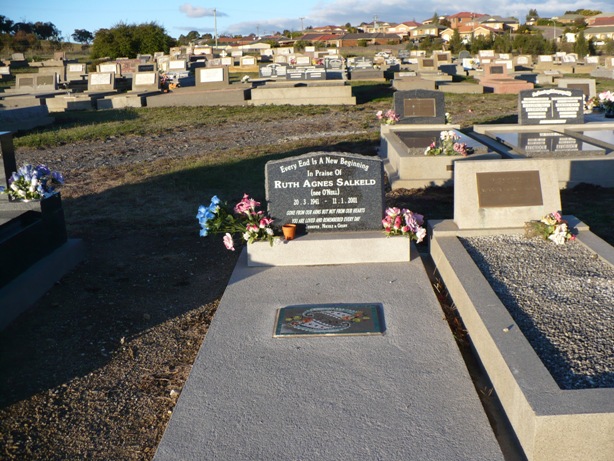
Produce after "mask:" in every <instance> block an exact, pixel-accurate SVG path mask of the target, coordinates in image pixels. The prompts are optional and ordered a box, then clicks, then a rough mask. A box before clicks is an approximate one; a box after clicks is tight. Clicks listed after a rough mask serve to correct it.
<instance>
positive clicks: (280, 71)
mask: <svg viewBox="0 0 614 461" xmlns="http://www.w3.org/2000/svg"><path fill="white" fill-rule="evenodd" d="M287 69H288V65H287V64H276V63H271V64H265V65H263V66H260V67H259V69H258V73H259V75H260V77H261V78H277V77H284V78H285V77H286V74H287Z"/></svg>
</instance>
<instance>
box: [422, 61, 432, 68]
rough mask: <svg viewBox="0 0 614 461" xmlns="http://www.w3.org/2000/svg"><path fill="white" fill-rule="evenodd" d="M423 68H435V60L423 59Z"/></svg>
mask: <svg viewBox="0 0 614 461" xmlns="http://www.w3.org/2000/svg"><path fill="white" fill-rule="evenodd" d="M422 67H435V60H434V59H423V60H422Z"/></svg>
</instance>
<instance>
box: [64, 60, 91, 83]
mask: <svg viewBox="0 0 614 461" xmlns="http://www.w3.org/2000/svg"><path fill="white" fill-rule="evenodd" d="M86 79H87V64H84V63H68V64H67V65H66V81H67V82H68V83H70V82H85V81H86Z"/></svg>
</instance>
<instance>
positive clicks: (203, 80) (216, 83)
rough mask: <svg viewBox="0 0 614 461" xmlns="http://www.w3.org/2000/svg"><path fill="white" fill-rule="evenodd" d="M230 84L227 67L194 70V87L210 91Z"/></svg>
mask: <svg viewBox="0 0 614 461" xmlns="http://www.w3.org/2000/svg"><path fill="white" fill-rule="evenodd" d="M229 84H230V81H229V76H228V68H227V67H224V66H223V67H199V68H197V69H196V86H198V87H205V88H210V89H218V88H224V87H227V86H228V85H229Z"/></svg>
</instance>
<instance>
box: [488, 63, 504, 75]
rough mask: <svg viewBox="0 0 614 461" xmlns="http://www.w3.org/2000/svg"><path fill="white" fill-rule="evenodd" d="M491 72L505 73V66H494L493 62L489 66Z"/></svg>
mask: <svg viewBox="0 0 614 461" xmlns="http://www.w3.org/2000/svg"><path fill="white" fill-rule="evenodd" d="M488 69H489V72H490V74H491V75H497V74H498V75H504V74H505V68H504V67H503V66H493V65H492V64H491V65H490V66H488Z"/></svg>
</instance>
